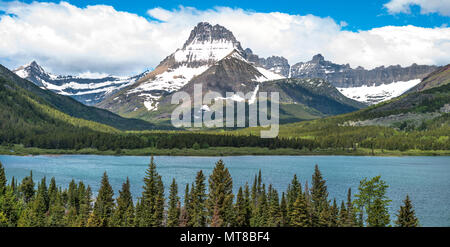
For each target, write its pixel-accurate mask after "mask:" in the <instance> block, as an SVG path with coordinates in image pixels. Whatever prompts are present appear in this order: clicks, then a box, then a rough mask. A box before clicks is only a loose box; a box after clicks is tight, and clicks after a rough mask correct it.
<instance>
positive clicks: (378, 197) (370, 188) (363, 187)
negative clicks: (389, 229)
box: [355, 176, 390, 227]
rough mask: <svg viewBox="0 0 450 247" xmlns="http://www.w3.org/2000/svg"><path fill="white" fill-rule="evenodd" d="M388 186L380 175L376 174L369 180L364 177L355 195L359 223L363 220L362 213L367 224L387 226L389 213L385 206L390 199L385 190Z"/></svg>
mask: <svg viewBox="0 0 450 247" xmlns="http://www.w3.org/2000/svg"><path fill="white" fill-rule="evenodd" d="M388 187H389V186H388V185H387V184H386V182H385V181H383V180H381V177H380V176H376V177H374V178H372V179H370V180H368V179H367V178H364V179H363V180H362V181H361V182H360V184H359V187H358V190H359V193H358V194H357V195H355V197H356V198H357V199H356V200H355V204H356V205H357V208H356V209H357V210H358V212H359V214H360V219H359V221H360V224H361V223H362V221H363V220H364V213H366V215H367V217H366V219H365V221H366V223H367V226H377V227H379V226H388V224H389V222H390V220H389V214H388V210H387V207H388V206H389V203H390V200H389V199H388V198H387V196H386V190H387V188H388Z"/></svg>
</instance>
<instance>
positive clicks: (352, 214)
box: [343, 188, 357, 227]
mask: <svg viewBox="0 0 450 247" xmlns="http://www.w3.org/2000/svg"><path fill="white" fill-rule="evenodd" d="M346 213H347V216H346V219H345V221H344V222H343V225H344V226H346V227H355V226H357V224H356V221H357V220H356V210H355V209H354V208H353V203H352V188H348V192H347V209H346Z"/></svg>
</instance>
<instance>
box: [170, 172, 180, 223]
mask: <svg viewBox="0 0 450 247" xmlns="http://www.w3.org/2000/svg"><path fill="white" fill-rule="evenodd" d="M179 225H180V197H179V196H178V185H177V182H176V181H175V178H174V179H173V180H172V184H171V185H170V193H169V209H168V210H167V226H168V227H174V226H179Z"/></svg>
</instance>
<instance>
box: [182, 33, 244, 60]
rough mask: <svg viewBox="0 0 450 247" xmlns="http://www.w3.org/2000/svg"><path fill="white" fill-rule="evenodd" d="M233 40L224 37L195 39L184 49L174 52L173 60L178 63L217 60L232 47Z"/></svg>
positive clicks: (225, 54) (228, 52)
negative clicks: (205, 39) (208, 39)
mask: <svg viewBox="0 0 450 247" xmlns="http://www.w3.org/2000/svg"><path fill="white" fill-rule="evenodd" d="M235 48H236V47H235V45H234V44H233V42H231V41H229V40H225V39H220V40H210V41H198V40H197V39H195V40H194V41H193V42H192V43H191V44H189V45H187V46H186V47H185V48H184V49H180V50H177V51H176V52H175V54H174V55H175V60H176V61H177V62H179V63H191V62H200V61H202V62H207V61H219V60H221V59H222V58H224V57H226V56H227V55H228V54H230V53H231V52H232V51H233V50H234V49H235Z"/></svg>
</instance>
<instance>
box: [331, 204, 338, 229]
mask: <svg viewBox="0 0 450 247" xmlns="http://www.w3.org/2000/svg"><path fill="white" fill-rule="evenodd" d="M330 213H331V216H330V226H331V227H337V226H338V221H339V208H338V205H337V203H336V198H334V199H333V205H332V206H331V208H330Z"/></svg>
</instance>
